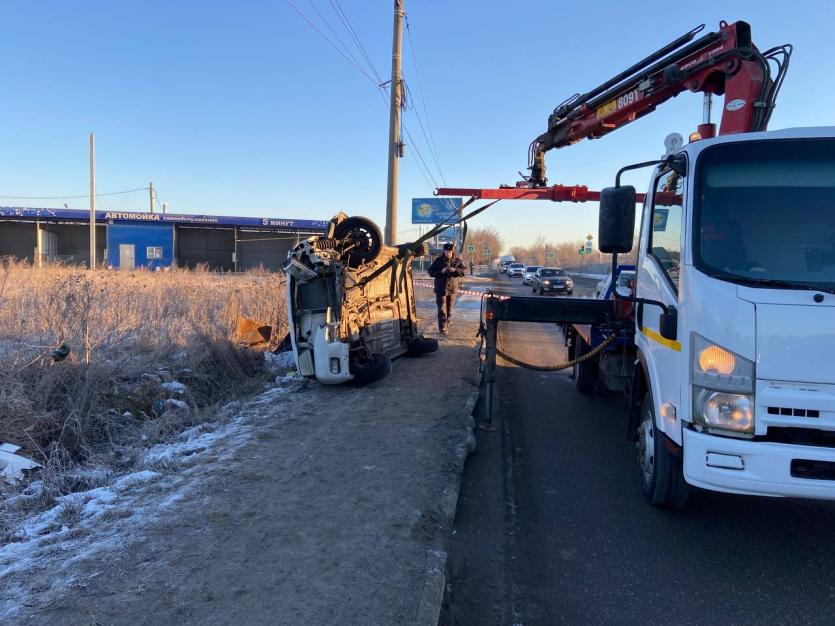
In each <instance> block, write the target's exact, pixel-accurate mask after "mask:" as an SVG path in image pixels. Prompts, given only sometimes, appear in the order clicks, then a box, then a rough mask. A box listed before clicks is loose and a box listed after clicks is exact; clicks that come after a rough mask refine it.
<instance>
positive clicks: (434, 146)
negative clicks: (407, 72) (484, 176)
mask: <svg viewBox="0 0 835 626" xmlns="http://www.w3.org/2000/svg"><path fill="white" fill-rule="evenodd" d="M404 19H405V20H406V35H407V38H408V40H409V50H411V52H412V57H411V58H412V67H414V68H415V77H416V78H417V83H418V95H420V101H421V104H422V105H423V116H424V117H425V118H426V126H427V128H428V129H429V139H431V140H432V141H431V143H429V141H428V140H427V143H428V145H429V149H430V150H431V152H432V156H433V157H434V159H435V165H437V166H438V173H439V174H440V175H441V180H442V181H443V182H444V185H446V178H445V177H444V172H443V170H442V169H441V164H440V160H439V159H438V146H437V144H436V143H435V135H434V134H433V133H432V125H431V123H430V122H429V110H428V108H427V106H426V98H424V95H423V81H421V79H420V70H418V64H417V57H416V56H415V46H414V42H413V41H412V29H411V26H410V25H409V17H408V15H407V16H404ZM415 113H417V110H415Z"/></svg>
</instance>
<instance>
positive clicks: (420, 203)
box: [412, 198, 461, 224]
mask: <svg viewBox="0 0 835 626" xmlns="http://www.w3.org/2000/svg"><path fill="white" fill-rule="evenodd" d="M460 210H461V198H412V224H440V223H441V222H443V221H445V220H447V219H449V217H450V216H451V215H454V214H455V213H456V212H457V211H460Z"/></svg>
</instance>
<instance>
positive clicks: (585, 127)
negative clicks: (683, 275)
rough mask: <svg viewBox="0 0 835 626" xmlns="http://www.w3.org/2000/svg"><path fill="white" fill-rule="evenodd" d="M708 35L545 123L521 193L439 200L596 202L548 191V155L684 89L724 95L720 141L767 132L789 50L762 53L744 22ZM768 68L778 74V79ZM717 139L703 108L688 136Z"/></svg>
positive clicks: (631, 71) (685, 41)
mask: <svg viewBox="0 0 835 626" xmlns="http://www.w3.org/2000/svg"><path fill="white" fill-rule="evenodd" d="M703 30H704V25H701V26H698V27H697V28H694V29H693V30H691V31H689V32H687V33H685V34H684V35H682V36H681V37H678V38H677V39H675V40H674V41H671V42H670V43H669V44H667V45H666V46H664V47H663V48H661V49H660V50H657V51H656V52H654V53H652V54H650V55H649V56H647V57H646V58H644V59H642V60H640V61H638V62H637V63H635V64H634V65H632V66H631V67H629V68H627V69H626V70H624V71H623V72H621V73H619V74H617V75H616V76H613V77H612V78H611V79H609V80H607V81H606V82H604V83H603V84H602V85H600V86H598V87H596V88H594V89H592V90H591V91H588V92H586V93H584V94H579V93H577V94H574V95H573V96H571V97H570V98H568V99H566V100H565V101H564V102H562V103H561V104H560V105H559V106H557V108H556V109H554V111H553V113H551V115H550V116H549V117H548V129H547V130H546V131H545V132H544V133H542V134H541V135H539V136H538V137H537V138H536V139H534V140H533V142H531V144H530V148H529V151H528V170H530V175H529V176H523V180H522V181H520V182H518V183H517V184H516V187H500V188H498V189H470V188H440V189H437V190H436V195H441V196H449V195H466V196H471V197H473V198H476V199H484V200H487V199H493V200H496V199H505V200H552V201H557V202H558V201H572V202H584V201H596V200H599V198H600V194H599V192H596V191H589V189H588V188H587V187H584V186H563V185H554V186H551V187H547V180H548V179H547V178H546V176H545V172H546V167H545V153H546V152H548V151H549V150H553V149H555V148H564V147H565V146H570V145H571V144H573V143H576V142H578V141H580V140H582V139H597V138H600V137H602V136H604V135H606V134H608V133H610V132H612V131H613V130H616V129H618V128H621V127H622V126H625V125H626V124H629V123H630V122H634V121H635V120H636V119H638V118H640V117H643V116H644V115H647V114H649V113H652V112H653V111H654V110H655V109H656V107H657V106H658V105H659V104H661V103H663V102H666V101H667V100H669V99H671V98H674V97H675V96H677V95H679V94H680V93H682V92H683V91H691V92H701V93H704V94H706V95H724V96H725V102H724V106H723V109H722V119H721V123H720V125H719V130H718V134H720V135H729V134H734V133H745V132H752V131H760V130H766V128H767V126H768V121H769V119H770V117H771V113H772V111H773V110H774V104H775V101H776V98H777V94H778V92H779V90H780V87H781V85H782V83H783V79H784V78H785V74H786V70H787V68H788V64H789V59H790V57H791V50H792V49H791V46H790V45H782V46H777V47H774V48H771V49H769V50H767V51H765V52H760V51H759V50H758V49H757V48H756V46H754V44H753V43H752V41H751V27H750V26H749V25H748V24H747V23H746V22H741V21H740V22H734V23H732V24H729V23H727V22H721V23H720V25H719V30H718V31H716V32H711V33H707V34H705V35H702V36H701V37H698V38H697V35H698V34H699V33H701V32H702V31H703ZM771 63H773V64H774V65H775V68H776V72H774V74H773V75H772V67H771ZM716 134H717V129H716V125H715V124H712V123H711V122H710V116H709V107H707V106H706V115H705V120H704V123H703V124H701V125H700V126H699V127H698V130H697V133H696V134H695V135H694V136H692V137H691V138H693V139H707V138H710V137H714V136H716ZM639 200H641V198H640V197H639Z"/></svg>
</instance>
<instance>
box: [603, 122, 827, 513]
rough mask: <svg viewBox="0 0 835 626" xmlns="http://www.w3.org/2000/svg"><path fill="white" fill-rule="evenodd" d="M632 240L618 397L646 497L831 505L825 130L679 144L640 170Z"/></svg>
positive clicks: (606, 198) (671, 501)
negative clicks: (625, 374) (630, 295)
mask: <svg viewBox="0 0 835 626" xmlns="http://www.w3.org/2000/svg"><path fill="white" fill-rule="evenodd" d="M676 170H678V171H676ZM624 189H628V188H624V187H619V188H613V189H612V190H607V191H613V192H614V193H611V194H607V193H606V191H604V192H603V198H602V200H601V223H604V222H605V221H606V219H607V218H606V214H607V212H610V211H612V209H613V208H614V210H615V212H617V211H619V210H620V209H622V208H623V206H625V205H621V206H620V207H618V206H617V198H618V197H619V196H621V194H622V192H623V190H624ZM671 193H672V194H673V199H672V201H671V200H670V194H671ZM633 194H634V190H633ZM621 197H622V196H621ZM633 197H634V196H633ZM611 199H615V200H614V204H611V203H610V202H611ZM627 204H628V202H627ZM632 207H633V208H632V210H633V211H634V201H633V204H632ZM628 212H629V209H628V208H627V209H626V213H627V214H628ZM633 215H634V213H633ZM601 228H602V227H601ZM601 235H605V233H603V232H601ZM604 245H605V243H604ZM638 245H639V249H638V267H637V280H636V292H635V295H636V296H637V298H638V299H639V302H637V303H636V308H635V312H634V317H635V334H634V344H635V345H634V360H633V365H634V372H633V376H632V378H631V383H630V385H629V389H628V396H629V398H630V404H629V406H630V421H631V423H630V426H631V427H630V431H632V432H636V433H637V438H638V456H639V462H640V466H641V470H642V471H641V478H642V487H643V490H644V493H645V495H646V496H647V498H648V499H649V500H650V502H652V503H654V504H664V505H674V506H676V505H682V504H683V503H684V500H685V498H686V495H687V491H688V488H687V486H688V485H693V486H696V487H702V488H705V489H712V490H716V491H725V492H731V493H739V494H757V495H768V496H795V497H810V498H826V499H835V359H833V355H835V128H832V127H829V128H804V129H789V130H782V131H773V132H759V133H744V134H739V135H730V136H720V137H716V138H713V139H707V140H702V141H695V142H693V143H690V144H689V145H687V146H686V147H684V148H683V149H682V150H681V151H679V152H677V153H675V155H673V157H672V158H671V159H669V160H668V161H667V162H665V163H663V164H661V165H660V166H659V167H657V168H656V170H655V171H654V173H653V176H652V181H651V184H650V188H649V191H648V193H647V195H646V201H645V204H644V210H643V215H642V217H641V219H640V239H639V244H638ZM649 301H657V302H660V303H662V304H663V305H664V306H665V307H666V309H667V312H666V313H665V312H664V309H662V308H661V307H659V306H655V305H652V304H650V303H649ZM602 384H603V385H604V386H605V379H604V380H603V381H602Z"/></svg>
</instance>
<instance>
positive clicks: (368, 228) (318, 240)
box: [284, 213, 438, 384]
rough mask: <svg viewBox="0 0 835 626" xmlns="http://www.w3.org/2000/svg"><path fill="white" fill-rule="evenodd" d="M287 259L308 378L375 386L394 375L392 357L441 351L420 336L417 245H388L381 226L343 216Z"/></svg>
mask: <svg viewBox="0 0 835 626" xmlns="http://www.w3.org/2000/svg"><path fill="white" fill-rule="evenodd" d="M287 256H288V259H287V263H286V264H285V266H284V272H285V274H286V275H287V303H288V306H287V311H288V320H289V326H290V339H291V343H292V347H293V353H294V356H295V359H296V365H297V368H298V370H299V373H300V374H301V375H302V376H305V377H308V378H315V379H316V380H318V381H319V382H321V383H325V384H338V383H342V382H347V381H351V380H353V381H355V382H357V383H370V382H374V381H376V380H380V379H382V378H384V377H385V376H387V375H388V373H389V372H390V371H391V359H393V358H395V357H397V356H400V355H402V354H411V355H418V354H426V353H429V352H434V351H436V350H437V349H438V342H437V340H435V339H427V338H424V337H423V336H422V335H421V334H420V333H419V332H418V319H417V312H416V308H415V297H414V290H413V284H412V271H411V259H412V257H413V256H415V246H414V245H413V244H403V245H400V246H396V247H393V246H386V245H383V240H382V235H381V233H380V229H379V228H378V227H377V225H376V224H374V222H372V221H371V220H369V219H367V218H364V217H348V216H346V215H345V214H344V213H339V214H338V215H336V216H335V217H334V218H333V219H331V221H330V223H329V225H328V232H327V236H325V237H311V238H309V239H307V240H306V241H303V242H301V243H299V244H298V245H297V246H295V247H294V248H293V249H292V250H291V251H290V252H289V253H288V255H287Z"/></svg>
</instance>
